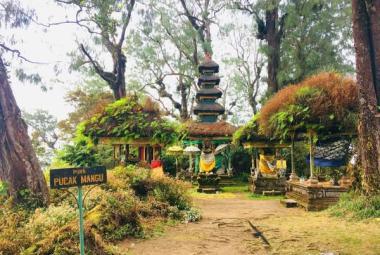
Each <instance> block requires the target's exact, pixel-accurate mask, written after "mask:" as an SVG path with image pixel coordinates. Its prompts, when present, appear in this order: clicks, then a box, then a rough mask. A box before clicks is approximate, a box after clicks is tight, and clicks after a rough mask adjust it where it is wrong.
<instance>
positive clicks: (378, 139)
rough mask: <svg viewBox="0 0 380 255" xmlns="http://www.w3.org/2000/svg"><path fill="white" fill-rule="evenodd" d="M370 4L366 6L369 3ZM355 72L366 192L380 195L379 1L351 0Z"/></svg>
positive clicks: (361, 159) (360, 154)
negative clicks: (379, 107) (378, 105)
mask: <svg viewBox="0 0 380 255" xmlns="http://www.w3.org/2000/svg"><path fill="white" fill-rule="evenodd" d="M366 2H367V4H366ZM352 14H353V15H352V17H353V34H354V42H355V51H356V72H357V82H358V88H359V129H358V132H359V146H360V150H359V151H360V153H359V156H360V162H361V167H362V170H363V189H364V192H365V193H367V194H376V193H377V194H378V193H379V192H380V116H379V112H378V110H377V99H376V88H377V90H378V89H379V84H380V79H379V77H380V70H379V67H380V45H379V40H380V39H379V38H380V0H373V1H371V3H369V1H364V0H352Z"/></svg>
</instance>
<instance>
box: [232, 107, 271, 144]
mask: <svg viewBox="0 0 380 255" xmlns="http://www.w3.org/2000/svg"><path fill="white" fill-rule="evenodd" d="M258 119H259V114H256V115H255V116H253V117H252V119H250V120H249V121H248V122H247V124H245V125H244V126H241V127H240V128H239V129H238V130H236V132H235V133H234V136H233V141H234V143H244V142H249V141H263V142H266V141H269V139H267V138H266V137H265V136H263V135H259V125H258Z"/></svg>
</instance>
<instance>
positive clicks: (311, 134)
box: [309, 130, 318, 184]
mask: <svg viewBox="0 0 380 255" xmlns="http://www.w3.org/2000/svg"><path fill="white" fill-rule="evenodd" d="M309 148H310V178H309V182H310V184H317V183H318V179H317V177H316V176H314V132H313V131H312V130H311V131H309Z"/></svg>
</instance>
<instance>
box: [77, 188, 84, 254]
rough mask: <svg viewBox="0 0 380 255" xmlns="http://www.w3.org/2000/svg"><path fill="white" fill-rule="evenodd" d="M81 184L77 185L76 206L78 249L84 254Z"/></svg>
mask: <svg viewBox="0 0 380 255" xmlns="http://www.w3.org/2000/svg"><path fill="white" fill-rule="evenodd" d="M82 193H83V192H82V186H78V208H79V249H80V255H84V219H83V198H82V197H83V194H82Z"/></svg>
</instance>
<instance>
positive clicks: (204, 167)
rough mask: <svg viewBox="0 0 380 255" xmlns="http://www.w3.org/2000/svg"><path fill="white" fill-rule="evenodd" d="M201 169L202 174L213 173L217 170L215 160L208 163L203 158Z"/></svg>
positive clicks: (200, 164)
mask: <svg viewBox="0 0 380 255" xmlns="http://www.w3.org/2000/svg"><path fill="white" fill-rule="evenodd" d="M199 168H200V170H201V171H202V172H211V171H212V170H213V169H214V168H215V160H213V161H211V162H206V161H205V160H203V159H202V158H201V160H200V162H199Z"/></svg>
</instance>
